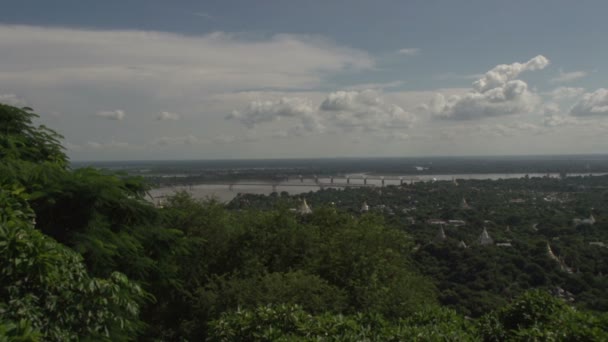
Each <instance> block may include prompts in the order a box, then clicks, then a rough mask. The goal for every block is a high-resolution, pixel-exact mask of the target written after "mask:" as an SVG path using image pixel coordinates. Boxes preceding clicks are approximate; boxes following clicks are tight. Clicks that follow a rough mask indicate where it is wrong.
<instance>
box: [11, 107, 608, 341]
mask: <svg viewBox="0 0 608 342" xmlns="http://www.w3.org/2000/svg"><path fill="white" fill-rule="evenodd" d="M36 118H37V115H36V114H35V113H33V111H32V110H31V109H29V108H16V107H12V106H7V105H1V104H0V186H1V189H0V341H70V340H85V341H87V340H89V341H100V340H107V341H131V340H142V341H148V340H150V341H200V340H210V341H276V340H284V341H287V340H289V341H293V340H296V341H318V340H332V341H334V340H335V341H361V340H371V341H406V340H407V341H410V340H420V341H446V340H453V341H467V340H471V341H476V340H487V341H504V340H514V341H517V340H521V341H528V340H556V341H561V340H564V341H573V340H576V341H597V340H608V330H607V327H608V317H607V316H606V314H605V313H603V312H604V311H605V309H606V306H605V305H606V304H605V298H606V297H605V291H606V287H604V288H603V289H601V286H602V285H601V284H606V278H605V276H603V275H601V274H600V273H601V272H600V269H599V268H601V267H605V266H602V265H599V261H598V265H595V266H589V267H590V268H591V269H590V270H585V272H586V273H585V274H588V276H581V278H582V279H578V280H577V278H575V276H572V279H571V278H569V277H570V276H569V275H561V274H560V273H558V272H557V271H555V270H554V269H551V268H550V267H553V266H551V265H553V264H549V263H548V262H549V261H547V264H542V263H540V264H538V262H536V261H534V260H535V259H534V258H533V256H534V255H536V254H534V253H536V252H535V249H534V248H532V247H530V248H529V254H530V255H531V256H532V257H530V258H528V256H527V255H526V254H524V255H521V256H519V257H518V256H516V255H513V254H508V253H511V252H508V253H507V252H505V253H507V254H505V255H506V256H505V257H500V259H497V258H498V257H497V256H491V255H489V256H486V255H485V254H484V253H486V254H487V253H490V252H479V253H475V254H473V253H474V250H473V249H467V250H466V251H464V250H463V251H458V250H457V251H456V252H454V251H453V249H452V248H451V247H449V246H450V245H449V241H442V242H441V243H439V244H429V242H428V240H429V239H427V236H426V234H429V233H427V231H428V229H427V228H428V227H426V226H425V225H422V224H418V225H416V224H415V223H413V224H412V223H408V224H405V223H404V222H405V220H406V217H405V216H403V215H385V213H383V212H381V211H378V212H375V213H374V212H371V213H366V214H364V215H360V214H359V212H358V211H356V210H354V209H353V208H352V207H353V206H355V205H357V206H358V205H359V204H358V203H359V201H360V199H361V198H359V197H356V196H360V195H359V193H354V194H351V193H349V192H342V193H334V192H320V193H317V194H311V195H310V196H309V197H310V199H311V200H312V201H313V203H315V205H316V207H315V210H314V211H313V213H312V214H309V215H299V214H297V213H294V212H292V211H291V210H289V209H290V208H291V206H292V205H293V204H295V202H296V199H294V198H292V197H290V196H283V197H284V198H283V199H281V196H278V195H277V196H269V197H261V198H258V197H252V200H251V201H242V200H243V199H242V198H241V199H238V200H236V201H234V202H233V203H231V204H230V205H228V206H226V205H223V204H221V203H218V202H215V201H213V200H206V201H199V200H195V199H193V198H191V197H190V196H189V195H188V194H186V193H178V194H176V195H175V196H173V197H171V198H169V199H168V200H167V201H166V203H165V204H164V206H163V207H162V208H157V207H154V206H153V205H152V204H151V203H150V202H148V201H147V200H146V191H147V190H148V185H147V184H146V183H145V182H144V181H143V180H142V179H141V178H136V177H130V176H127V175H126V174H120V173H110V172H106V171H103V170H97V169H92V168H81V169H76V170H72V169H71V168H70V167H69V163H68V158H67V156H66V154H65V153H64V150H63V147H62V146H61V136H59V135H58V134H57V133H55V132H54V131H52V130H51V129H49V128H46V127H44V126H37V125H35V123H34V121H35V120H36ZM423 186H430V185H420V187H423ZM419 190H420V191H421V193H422V192H424V193H426V190H424V189H422V188H420V189H419ZM362 191H365V190H362ZM395 191H397V190H395ZM399 191H405V190H403V189H401V190H399ZM362 193H363V192H362ZM344 195H349V196H351V195H352V196H355V197H356V198H354V199H352V200H351V201H352V203H351V202H349V203H351V204H348V203H347V204H348V205H347V204H344V203H345V202H348V201H347V200H345V198H346V197H343V196H344ZM385 195H386V196H388V197H383V195H380V194H376V195H374V196H378V197H377V198H378V201H384V200H389V199H390V198H391V197H390V195H389V194H388V193H386V194H385ZM314 196H326V197H327V200H326V201H324V200H321V197H318V198H317V199H315V197H314ZM332 196H339V197H340V196H342V197H340V198H342V199H341V201H345V202H341V203H342V204H344V205H335V206H332V205H330V202H333V201H334V200H333V199H331V198H332ZM410 196H411V195H410ZM453 196H456V197H458V196H459V194H453ZM366 198H367V197H366ZM254 199H257V201H259V203H257V204H256V202H255V200H254ZM367 200H369V201H370V202H373V201H374V200H373V199H372V198H367ZM446 200H447V199H446V197H445V196H443V195H441V194H440V193H436V194H435V195H432V194H431V195H429V196H428V198H426V199H424V200H423V199H420V201H426V202H424V203H426V204H425V205H424V207H425V208H426V209H423V210H422V211H420V212H418V213H416V214H412V215H414V216H415V218H414V220H415V221H417V222H421V221H423V220H424V219H426V218H427V217H428V218H430V217H431V216H432V215H434V211H431V209H430V208H431V207H432V205H431V204H432V203H437V205H438V206H439V207H444V206H443V205H439V204H440V203H441V201H446ZM601 200H603V201H605V198H604V199H601ZM239 201H240V202H239ZM336 203H337V202H336ZM355 203H356V204H355ZM478 203H482V201H481V200H480V201H479V202H478ZM483 203H486V204H487V205H490V202H483ZM601 203H604V202H601ZM601 203H597V205H599V204H601ZM371 204H373V205H375V206H376V207H378V205H379V204H380V203H375V202H374V203H371ZM349 205H350V206H351V208H350V209H349ZM386 207H387V206H385V207H382V208H386ZM418 207H419V208H422V207H423V205H422V204H418ZM479 209H480V210H482V208H481V207H480V208H479ZM383 210H384V209H383ZM433 210H439V214H440V215H442V217H444V218H446V219H447V218H452V217H454V218H461V217H459V215H461V213H459V212H454V211H450V210H449V209H447V208H444V209H437V208H435V209H433ZM483 210H486V211H487V212H488V213H489V211H490V210H491V209H483ZM579 210H582V209H579ZM481 212H482V213H483V212H484V211H481ZM462 215H464V214H462ZM471 215H473V214H471ZM478 215H479V214H478ZM527 215H528V213H527V212H526V211H525V210H524V209H522V213H521V214H520V215H515V216H513V217H511V215H507V216H505V217H503V218H502V219H504V222H513V223H512V224H513V226H514V227H518V224H520V226H522V227H523V225H524V223H526V224H527V220H530V218H529V217H527ZM407 216H408V217H409V216H411V215H410V214H408V215H407ZM466 219H467V220H468V221H470V222H478V221H479V220H482V218H481V217H480V216H472V217H466ZM402 221H403V222H402ZM408 222H409V221H408ZM518 222H519V223H518ZM547 222H548V223H543V224H542V225H539V227H538V230H539V231H541V230H543V231H544V230H548V231H549V230H550V229H553V228H552V227H554V226H552V224H553V223H554V222H557V223H559V222H560V221H559V215H558V214H555V215H554V216H552V218H551V217H549V218H548V220H547ZM482 223H483V222H482ZM499 223H501V222H499ZM557 226H559V225H557ZM406 228H407V229H406ZM474 228H475V229H477V228H479V227H477V226H475V227H474ZM471 229H473V228H471ZM515 229H517V228H515ZM434 234H435V233H434V231H433V233H432V234H430V235H434ZM454 234H456V233H452V234H451V237H450V239H461V238H467V236H468V235H467V234H469V233H467V231H466V230H463V232H461V233H458V234H463V235H462V237H461V236H459V235H454ZM521 234H522V235H521V237H522V239H526V237H525V236H526V235H525V234H524V233H521ZM546 234H549V235H550V234H552V233H546ZM589 234H600V233H599V232H596V231H593V232H591V233H589ZM571 235H575V234H574V233H572V234H571ZM529 239H530V241H531V242H530V243H531V244H532V245H533V246H536V245H537V244H538V242H539V241H540V242H543V241H544V240H542V239H539V238H533V237H529ZM563 246H564V247H563V248H561V249H560V251H561V252H562V254H563V255H567V256H568V259H567V262H569V261H570V259H571V258H575V256H574V254H573V253H574V252H569V251H568V249H567V247H566V246H567V245H565V244H564V245H563ZM526 248H528V247H526ZM538 248H540V247H538ZM575 251H579V249H575ZM450 253H451V254H450ZM577 253H578V252H577ZM580 253H582V252H580ZM598 253H600V252H598ZM601 253H603V252H601ZM490 254H491V253H490ZM501 255H502V254H501ZM570 256H571V257H570ZM594 256H598V255H595V254H594ZM578 257H579V258H584V257H585V256H584V255H583V254H578ZM599 257H603V258H604V260H605V254H599ZM518 258H519V259H518ZM539 258H541V257H540V256H539ZM520 259H523V260H520ZM497 260H498V261H497ZM505 260H506V261H505ZM543 260H544V259H543ZM456 261H458V262H456ZM499 261H500V262H503V263H506V264H515V265H518V263H522V265H521V267H519V266H517V267H518V268H516V270H514V271H512V272H511V271H509V272H507V271H505V272H503V273H502V274H503V275H504V276H503V275H500V276H499V275H498V274H492V272H494V269H493V268H492V266H491V265H490V264H480V263H484V262H485V263H492V262H499ZM545 261H546V260H545ZM450 262H456V264H450ZM534 265H538V267H540V268H541V270H538V269H537V268H538V267H537V266H534ZM459 267H460V268H461V269H460V270H459V269H458V268H459ZM520 270H523V271H520ZM602 270H603V268H602ZM458 272H460V273H458ZM463 273H466V275H467V276H468V277H471V278H470V279H469V278H467V279H459V278H458V277H459V276H458V275H459V274H460V275H462V274H463ZM522 273H523V274H526V275H527V277H528V278H525V277H524V278H522V279H521V281H519V282H518V285H513V289H512V292H513V293H512V294H506V293H505V294H502V295H500V292H499V291H503V288H504V287H505V286H506V284H505V282H510V281H512V278H513V277H520V274H522ZM505 274H506V275H505ZM556 274H557V275H556ZM603 274H605V273H603ZM522 277H523V276H522ZM585 277H587V278H585ZM518 279H519V278H518ZM479 281H483V283H479ZM567 281H572V282H574V283H573V284H575V285H576V284H578V285H577V286H581V287H582V289H581V290H580V291H579V292H578V293H583V294H586V295H587V296H593V294H594V293H595V294H599V295H600V296H603V297H601V298H598V299H599V300H600V302H599V303H597V305H593V304H592V303H591V299H589V300H587V301H583V303H584V305H581V306H577V307H576V306H574V304H573V303H571V302H567V301H565V300H564V299H562V298H558V297H556V296H553V295H552V294H550V293H549V292H548V291H547V290H551V288H552V287H553V286H554V285H556V284H559V285H563V284H565V283H566V282H567ZM576 281H579V282H578V283H577V282H576ZM471 284H480V285H479V286H481V287H482V288H481V289H475V288H474V286H472V285H471ZM497 284H500V286H499V285H497ZM594 284H595V285H594ZM563 286H565V287H567V285H563ZM449 291H451V292H449ZM594 291H595V292H594ZM598 291H599V292H598ZM602 291H603V292H602ZM480 296H481V297H480ZM450 298H453V299H450ZM602 301H603V302H602ZM497 303H498V304H500V305H495V304H497ZM475 308H477V309H475ZM465 315H467V316H465Z"/></svg>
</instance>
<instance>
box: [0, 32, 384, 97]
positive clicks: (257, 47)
mask: <svg viewBox="0 0 608 342" xmlns="http://www.w3.org/2000/svg"><path fill="white" fill-rule="evenodd" d="M0 49H1V50H2V52H3V55H2V59H1V60H0V84H28V85H32V86H34V85H35V86H48V85H53V87H60V86H78V85H83V84H85V85H95V86H106V87H107V86H112V87H128V88H131V87H133V86H137V87H138V89H140V90H141V91H145V90H147V91H151V92H152V93H154V94H158V95H159V96H160V95H166V93H167V92H168V91H170V92H176V91H177V90H176V89H179V92H180V93H183V92H184V91H186V90H187V91H191V92H192V93H193V94H194V93H197V92H199V91H201V90H213V91H215V92H221V91H226V90H239V89H255V88H262V89H268V88H275V89H280V88H284V89H291V88H302V87H313V86H316V85H319V84H321V82H322V81H323V79H324V78H325V77H326V76H327V75H328V73H332V72H339V71H343V70H346V69H354V70H360V69H367V68H371V67H373V66H374V61H373V59H372V58H371V57H370V56H369V55H368V54H367V53H365V52H363V51H361V50H356V49H351V48H348V47H343V46H338V45H337V44H334V43H333V42H331V41H328V40H326V39H323V38H320V37H312V36H303V35H288V34H277V35H274V36H271V37H268V38H262V39H250V38H247V37H245V36H243V35H241V36H239V35H237V34H228V33H222V32H216V33H210V34H206V35H200V36H183V35H178V34H171V33H163V32H150V31H135V30H85V29H64V28H50V27H34V26H9V25H0ZM23 56H28V57H27V58H23Z"/></svg>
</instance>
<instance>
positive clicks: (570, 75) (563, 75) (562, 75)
mask: <svg viewBox="0 0 608 342" xmlns="http://www.w3.org/2000/svg"><path fill="white" fill-rule="evenodd" d="M585 76H587V72H586V71H571V72H564V71H563V70H562V69H559V75H558V76H556V77H554V78H552V79H551V80H550V81H549V82H551V83H566V82H570V81H574V80H578V79H579V78H583V77H585Z"/></svg>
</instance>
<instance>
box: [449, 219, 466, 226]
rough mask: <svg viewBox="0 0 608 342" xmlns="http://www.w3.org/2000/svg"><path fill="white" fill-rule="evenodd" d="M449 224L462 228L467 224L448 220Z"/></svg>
mask: <svg viewBox="0 0 608 342" xmlns="http://www.w3.org/2000/svg"><path fill="white" fill-rule="evenodd" d="M448 224H449V225H450V226H454V227H460V226H464V225H466V224H467V223H466V222H464V221H463V220H448Z"/></svg>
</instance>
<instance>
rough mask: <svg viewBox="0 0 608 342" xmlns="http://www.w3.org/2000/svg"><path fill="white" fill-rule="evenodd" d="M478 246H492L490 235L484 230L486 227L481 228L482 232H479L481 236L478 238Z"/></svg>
mask: <svg viewBox="0 0 608 342" xmlns="http://www.w3.org/2000/svg"><path fill="white" fill-rule="evenodd" d="M479 244H480V245H482V246H489V245H493V244H494V240H492V238H491V237H490V234H488V230H487V229H486V227H483V232H481V235H480V236H479Z"/></svg>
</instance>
